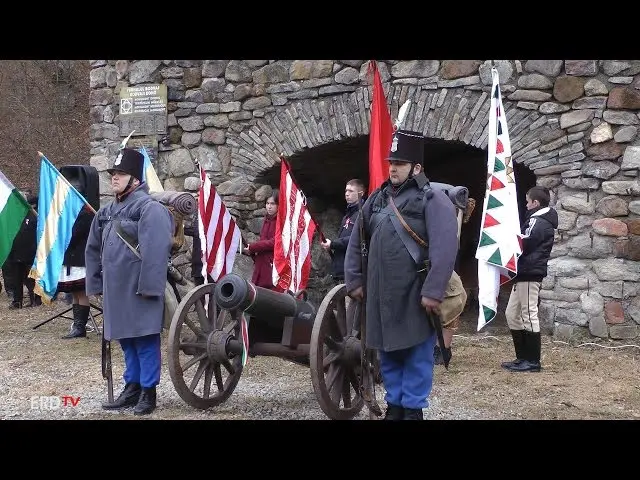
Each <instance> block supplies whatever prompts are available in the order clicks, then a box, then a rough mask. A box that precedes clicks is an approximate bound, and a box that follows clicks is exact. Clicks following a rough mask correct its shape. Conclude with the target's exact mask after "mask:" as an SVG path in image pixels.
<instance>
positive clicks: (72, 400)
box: [31, 395, 80, 410]
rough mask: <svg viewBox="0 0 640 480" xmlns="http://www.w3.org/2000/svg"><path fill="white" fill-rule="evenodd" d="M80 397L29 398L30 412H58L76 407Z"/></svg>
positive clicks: (52, 396)
mask: <svg viewBox="0 0 640 480" xmlns="http://www.w3.org/2000/svg"><path fill="white" fill-rule="evenodd" d="M79 403H80V397H74V396H73V395H62V396H60V397H58V396H55V395H50V396H43V395H41V396H37V397H31V410H59V409H61V408H73V407H77V406H78V404H79Z"/></svg>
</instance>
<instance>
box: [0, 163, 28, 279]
mask: <svg viewBox="0 0 640 480" xmlns="http://www.w3.org/2000/svg"><path fill="white" fill-rule="evenodd" d="M30 209H31V207H30V206H29V204H28V203H27V201H26V200H25V198H24V197H23V196H22V194H21V193H20V192H19V191H18V190H17V189H16V187H14V186H13V184H12V183H11V182H10V181H9V179H7V177H5V176H4V174H3V173H2V172H0V267H1V266H2V265H3V264H4V261H5V260H6V259H7V257H8V256H9V253H10V252H11V247H12V246H13V239H14V238H15V237H16V235H17V234H18V232H19V231H20V227H21V226H22V222H23V220H24V219H25V217H26V216H27V213H29V210H30Z"/></svg>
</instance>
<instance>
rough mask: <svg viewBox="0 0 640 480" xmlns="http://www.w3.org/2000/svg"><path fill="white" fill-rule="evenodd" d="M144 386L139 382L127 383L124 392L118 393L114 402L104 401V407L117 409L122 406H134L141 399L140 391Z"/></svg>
mask: <svg viewBox="0 0 640 480" xmlns="http://www.w3.org/2000/svg"><path fill="white" fill-rule="evenodd" d="M141 392H142V388H141V387H140V384H139V383H127V384H126V385H125V386H124V389H123V390H122V393H120V395H118V398H116V399H115V400H114V401H113V402H111V403H109V402H103V403H102V408H104V409H105V410H117V409H120V408H127V407H133V406H134V405H137V403H138V400H140V393H141Z"/></svg>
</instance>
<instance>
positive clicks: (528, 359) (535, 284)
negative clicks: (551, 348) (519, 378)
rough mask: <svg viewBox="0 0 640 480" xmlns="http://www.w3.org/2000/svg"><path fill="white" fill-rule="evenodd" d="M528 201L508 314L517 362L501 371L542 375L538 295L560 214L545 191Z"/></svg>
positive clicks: (537, 191)
mask: <svg viewBox="0 0 640 480" xmlns="http://www.w3.org/2000/svg"><path fill="white" fill-rule="evenodd" d="M526 199H527V216H526V220H525V223H524V225H523V226H522V255H520V257H519V258H518V274H517V275H516V278H515V279H514V282H515V283H514V285H513V290H512V291H511V295H510V296H509V303H508V304H507V309H506V311H505V316H506V317H507V325H508V326H509V329H510V330H511V336H512V337H513V345H514V347H515V351H516V359H515V360H513V361H511V362H503V363H502V367H503V368H506V369H507V370H511V371H513V372H539V371H540V368H541V367H540V350H541V348H540V322H539V320H538V300H539V296H538V294H539V292H540V284H541V283H542V279H543V278H544V277H546V276H547V262H548V261H549V257H550V256H551V249H552V248H553V238H554V230H555V229H556V228H558V212H556V210H555V209H554V208H552V207H550V206H549V201H550V195H549V190H548V189H547V188H546V187H541V186H539V185H536V186H535V187H532V188H531V189H529V191H528V192H527V195H526Z"/></svg>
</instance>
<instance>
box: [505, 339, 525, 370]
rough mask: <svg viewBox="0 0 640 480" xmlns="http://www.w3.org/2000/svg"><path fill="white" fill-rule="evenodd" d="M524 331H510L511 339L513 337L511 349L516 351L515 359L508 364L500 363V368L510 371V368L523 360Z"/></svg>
mask: <svg viewBox="0 0 640 480" xmlns="http://www.w3.org/2000/svg"><path fill="white" fill-rule="evenodd" d="M524 334H525V331H524V330H511V337H513V347H514V349H515V351H516V359H515V360H512V361H510V362H502V363H501V364H500V366H501V367H502V368H506V369H507V370H511V367H513V366H514V365H517V364H519V363H520V362H522V361H523V360H524V359H525V353H524V352H525V343H524V342H525V336H524Z"/></svg>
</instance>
